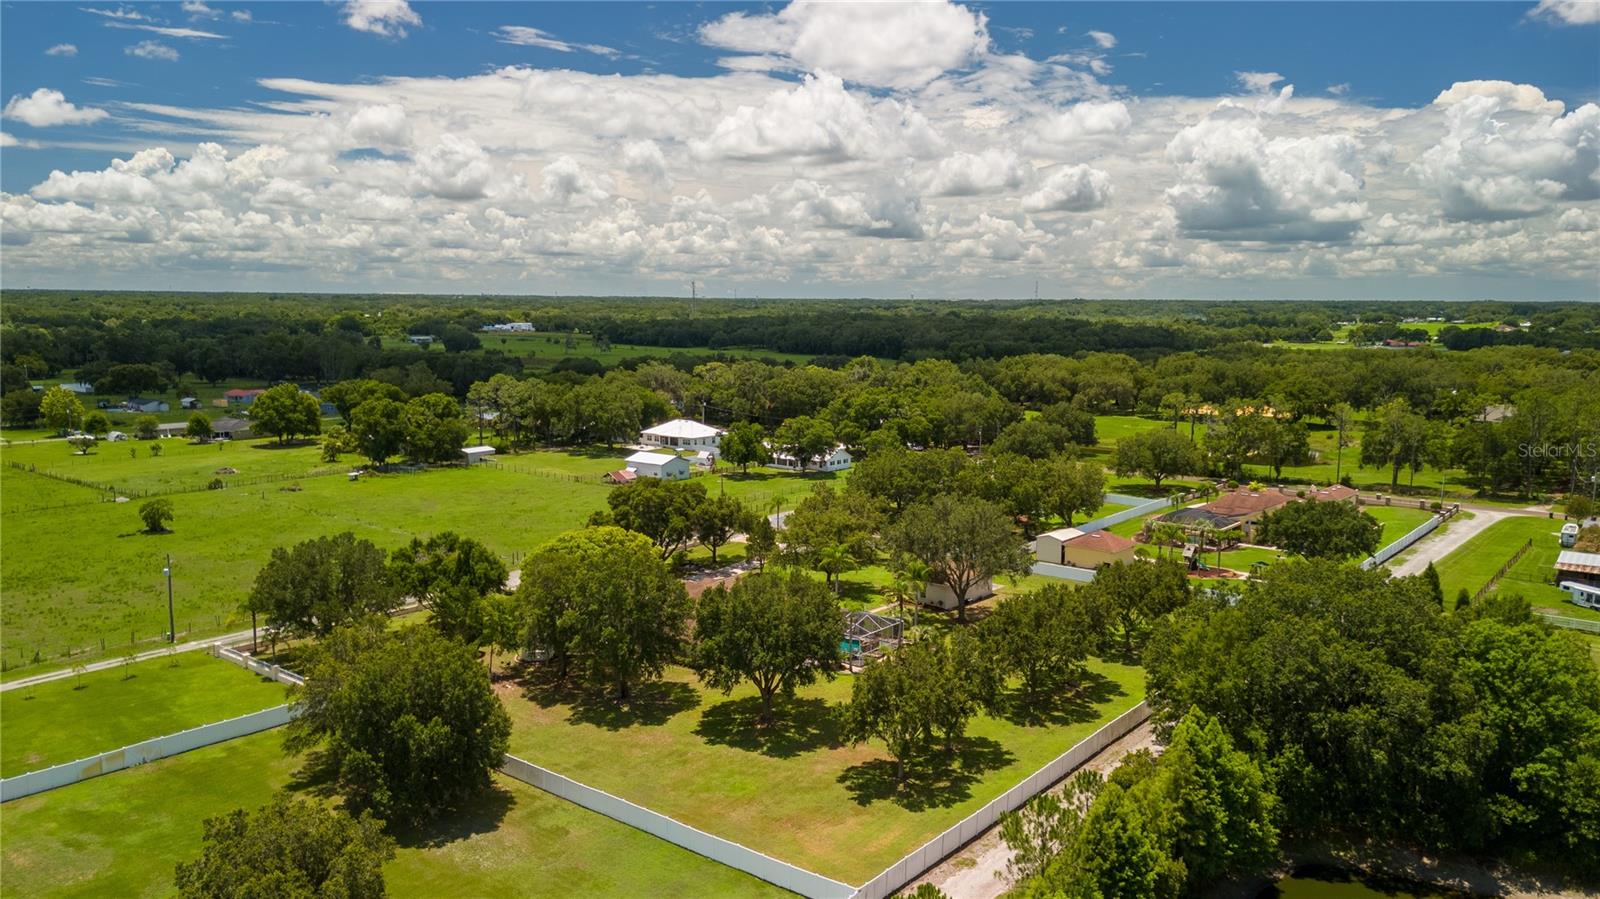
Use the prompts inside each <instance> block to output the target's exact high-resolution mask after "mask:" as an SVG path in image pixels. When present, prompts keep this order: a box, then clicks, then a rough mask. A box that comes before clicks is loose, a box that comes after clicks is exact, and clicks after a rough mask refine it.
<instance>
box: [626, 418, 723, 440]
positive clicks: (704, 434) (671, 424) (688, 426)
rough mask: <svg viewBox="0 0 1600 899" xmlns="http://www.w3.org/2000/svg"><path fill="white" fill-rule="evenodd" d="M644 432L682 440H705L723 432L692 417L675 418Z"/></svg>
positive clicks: (654, 435) (653, 435)
mask: <svg viewBox="0 0 1600 899" xmlns="http://www.w3.org/2000/svg"><path fill="white" fill-rule="evenodd" d="M644 432H645V433H646V434H649V435H651V436H652V437H677V438H678V439H680V440H705V439H706V438H708V437H715V436H717V435H718V434H721V433H722V431H721V430H719V429H717V428H713V427H712V426H710V425H706V424H701V423H700V422H698V421H695V420H694V419H692V418H674V419H673V420H671V421H664V422H662V423H661V424H658V425H656V426H655V427H653V428H645V429H644Z"/></svg>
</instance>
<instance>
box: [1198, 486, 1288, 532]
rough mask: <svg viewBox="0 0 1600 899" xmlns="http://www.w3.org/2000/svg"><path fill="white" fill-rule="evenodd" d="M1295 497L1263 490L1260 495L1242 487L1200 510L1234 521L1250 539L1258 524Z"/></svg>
mask: <svg viewBox="0 0 1600 899" xmlns="http://www.w3.org/2000/svg"><path fill="white" fill-rule="evenodd" d="M1292 499H1294V497H1292V496H1289V495H1287V494H1283V493H1279V492H1278V491H1276V490H1263V491H1261V492H1259V493H1257V492H1256V491H1253V490H1251V489H1249V488H1248V487H1240V488H1239V489H1238V490H1235V491H1234V492H1232V493H1226V494H1223V495H1222V496H1219V497H1217V498H1216V499H1214V500H1212V501H1211V502H1209V503H1206V504H1205V505H1203V506H1201V507H1200V508H1202V509H1204V510H1206V511H1207V512H1212V513H1214V514H1216V515H1221V516H1223V517H1225V518H1231V519H1233V520H1234V521H1235V522H1236V523H1237V524H1238V526H1239V530H1240V531H1241V532H1242V533H1243V534H1244V536H1245V539H1247V540H1248V539H1250V538H1251V537H1252V536H1254V534H1255V529H1256V528H1255V526H1256V523H1257V522H1259V521H1261V519H1262V518H1263V517H1264V516H1265V515H1266V514H1267V513H1268V512H1271V511H1273V510H1274V509H1277V508H1279V507H1281V506H1286V505H1288V504H1289V502H1290V501H1291V500H1292Z"/></svg>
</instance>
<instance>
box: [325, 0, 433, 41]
mask: <svg viewBox="0 0 1600 899" xmlns="http://www.w3.org/2000/svg"><path fill="white" fill-rule="evenodd" d="M343 14H344V23H345V24H346V25H348V26H350V27H351V28H354V29H355V30H357V31H365V32H367V33H368V34H376V35H378V36H379V37H393V38H402V37H405V36H406V26H408V25H409V26H416V25H421V24H422V17H421V16H419V15H417V13H416V10H414V9H412V8H411V4H410V3H407V2H406V0H345V4H344V10H343Z"/></svg>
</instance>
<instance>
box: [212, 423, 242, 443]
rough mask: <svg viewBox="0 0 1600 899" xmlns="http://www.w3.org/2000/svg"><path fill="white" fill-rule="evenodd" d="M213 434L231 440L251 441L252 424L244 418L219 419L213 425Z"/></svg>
mask: <svg viewBox="0 0 1600 899" xmlns="http://www.w3.org/2000/svg"><path fill="white" fill-rule="evenodd" d="M211 434H212V436H214V437H226V438H228V439H229V440H249V439H250V437H251V431H250V422H248V421H245V420H244V419H242V418H219V419H217V420H216V421H213V422H212V423H211Z"/></svg>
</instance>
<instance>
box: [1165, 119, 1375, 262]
mask: <svg viewBox="0 0 1600 899" xmlns="http://www.w3.org/2000/svg"><path fill="white" fill-rule="evenodd" d="M1262 125H1263V121H1262V120H1261V119H1259V118H1257V117H1255V116H1252V115H1248V114H1246V113H1244V112H1242V111H1240V110H1237V109H1230V108H1226V107H1224V108H1220V109H1218V110H1217V111H1216V112H1214V113H1212V114H1211V115H1210V116H1208V117H1206V119H1205V120H1204V121H1201V122H1199V123H1198V124H1195V125H1193V126H1191V127H1189V128H1185V129H1184V130H1183V131H1181V132H1179V133H1178V134H1177V136H1175V137H1174V138H1173V139H1172V141H1171V142H1170V143H1169V144H1168V145H1167V158H1168V160H1170V161H1171V162H1173V163H1174V164H1176V165H1177V167H1178V172H1179V180H1178V183H1177V184H1176V185H1175V186H1173V187H1170V188H1168V189H1167V191H1166V199H1167V202H1168V204H1169V205H1170V206H1171V208H1172V211H1173V213H1174V214H1175V215H1176V217H1177V222H1178V226H1179V228H1180V230H1181V231H1182V232H1184V233H1185V234H1189V235H1194V236H1199V237H1209V238H1213V239H1223V240H1227V239H1232V240H1257V241H1283V240H1288V241H1294V240H1342V239H1345V238H1348V237H1349V236H1350V235H1351V234H1352V233H1354V231H1355V229H1356V228H1357V227H1358V226H1359V225H1360V223H1361V220H1362V219H1364V218H1366V215H1367V208H1366V206H1365V204H1364V203H1362V200H1361V188H1362V165H1363V164H1362V159H1361V152H1360V145H1359V144H1358V143H1357V142H1356V140H1355V139H1354V138H1352V137H1350V136H1349V135H1345V134H1318V135H1313V136H1304V137H1269V136H1268V135H1267V134H1266V133H1265V132H1264V131H1263V130H1262Z"/></svg>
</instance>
